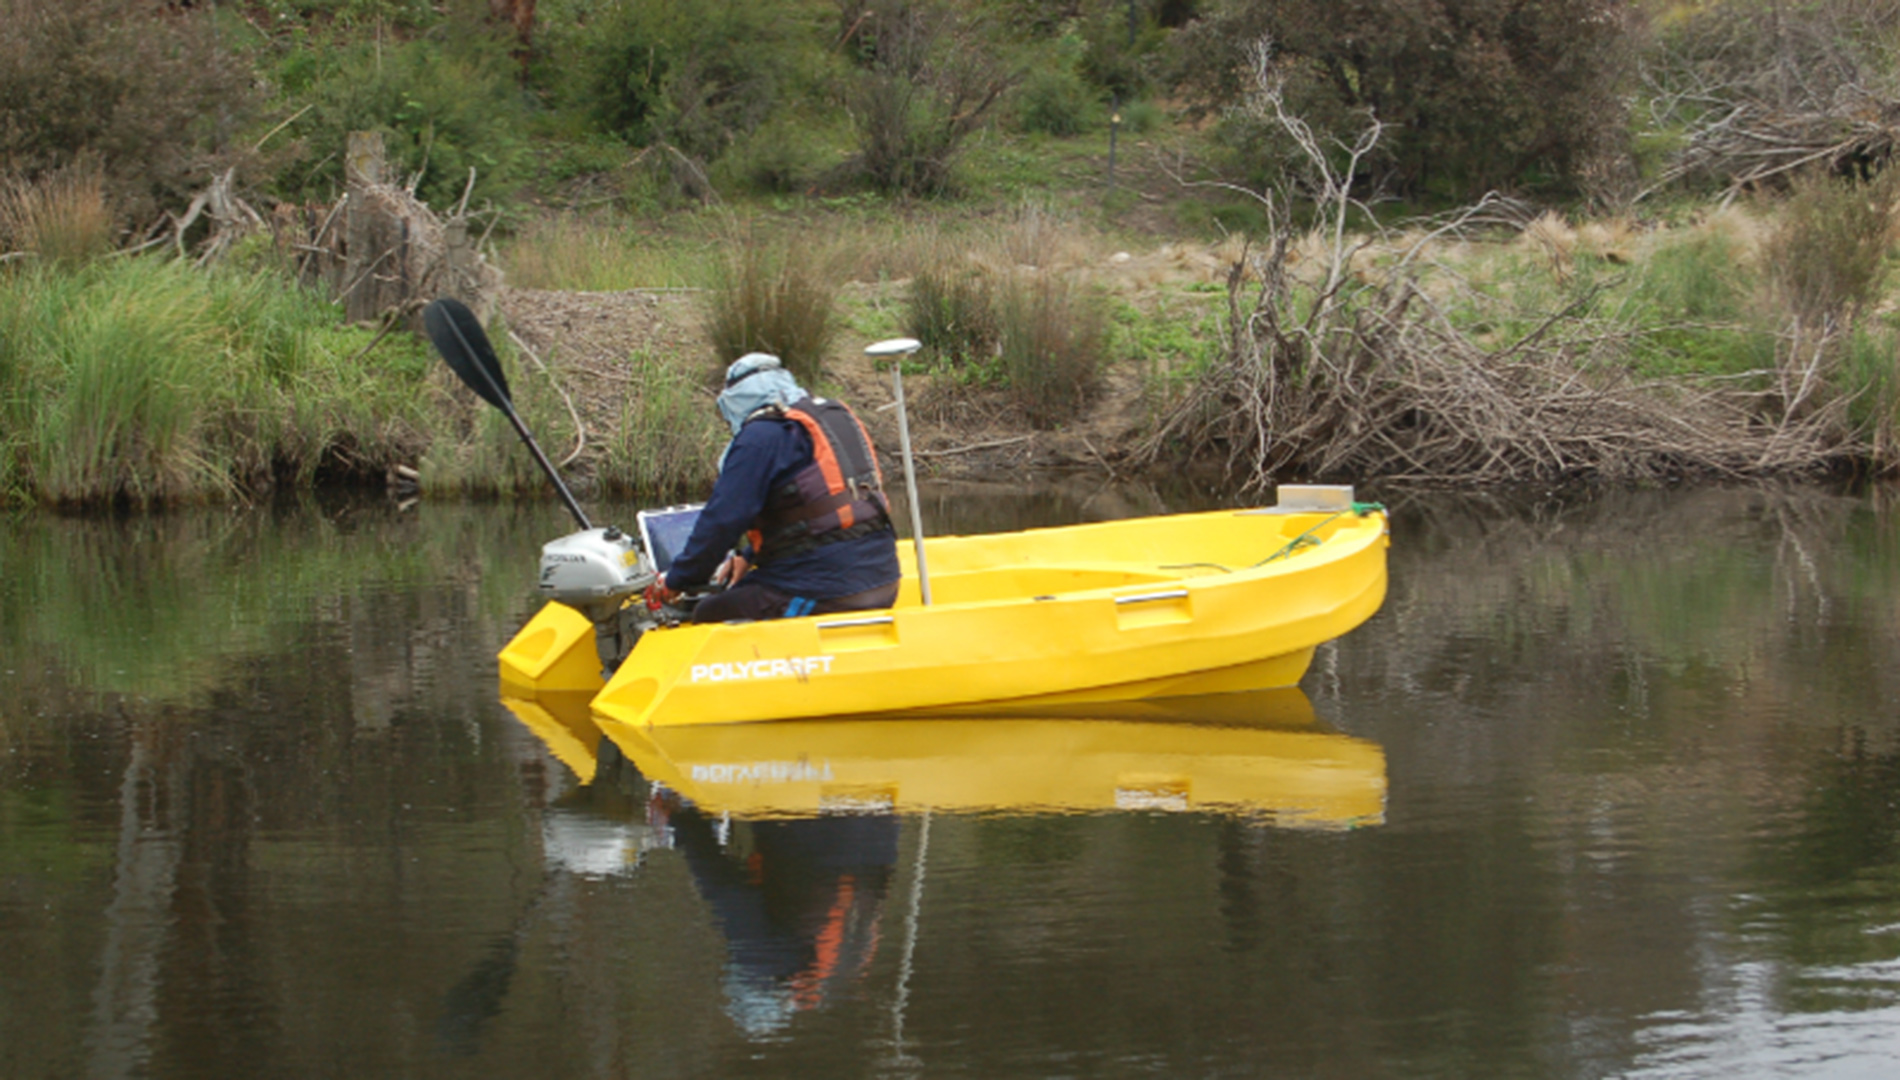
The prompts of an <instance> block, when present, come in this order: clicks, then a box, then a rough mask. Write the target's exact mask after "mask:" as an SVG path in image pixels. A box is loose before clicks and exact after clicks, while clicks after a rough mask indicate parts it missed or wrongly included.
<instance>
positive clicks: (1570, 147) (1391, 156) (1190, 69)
mask: <svg viewBox="0 0 1900 1080" xmlns="http://www.w3.org/2000/svg"><path fill="white" fill-rule="evenodd" d="M1632 22H1633V20H1632V19H1631V18H1630V17H1629V16H1628V15H1626V14H1625V12H1624V11H1623V10H1621V9H1620V8H1619V7H1618V6H1617V5H1611V4H1607V3H1605V0H1543V2H1539V3H1536V4H1490V3H1466V4H1448V3H1438V4H1418V3H1414V2H1412V0H1367V2H1363V3H1354V4H1340V3H1337V2H1335V0H1276V2H1272V3H1269V2H1267V0H1233V2H1229V3H1224V4H1221V5H1218V6H1214V7H1213V8H1212V10H1211V11H1210V12H1209V14H1208V15H1207V17H1205V18H1203V19H1201V20H1199V21H1197V22H1195V23H1193V24H1191V25H1189V26H1187V27H1185V28H1184V29H1183V30H1181V31H1180V32H1179V33H1177V34H1175V35H1174V37H1173V38H1172V40H1171V42H1170V47H1171V51H1172V52H1173V54H1174V57H1175V64H1176V70H1177V72H1178V73H1179V75H1178V81H1179V82H1180V83H1181V85H1183V86H1184V88H1185V89H1187V91H1188V92H1189V93H1190V95H1191V96H1192V97H1193V98H1194V100H1195V101H1196V102H1197V103H1198V104H1199V106H1200V107H1201V108H1202V109H1204V110H1206V111H1209V112H1222V113H1225V114H1226V115H1227V116H1228V119H1229V120H1230V121H1238V120H1240V119H1242V118H1243V116H1244V113H1242V112H1235V111H1233V110H1234V107H1235V106H1240V105H1244V104H1245V103H1246V101H1247V100H1248V98H1249V95H1251V94H1252V93H1253V92H1254V91H1255V90H1256V88H1257V81H1256V73H1255V70H1254V67H1253V64H1252V58H1251V57H1250V56H1249V55H1248V52H1249V50H1250V49H1252V48H1253V47H1254V46H1255V45H1256V44H1257V43H1259V42H1261V41H1262V40H1270V41H1271V42H1272V45H1273V49H1274V57H1273V59H1274V69H1275V74H1276V75H1277V76H1281V77H1284V78H1285V80H1286V84H1285V97H1286V102H1287V104H1288V107H1289V108H1290V109H1291V110H1292V111H1293V112H1294V113H1296V114H1297V115H1300V116H1302V117H1304V118H1305V119H1306V120H1307V121H1308V122H1309V123H1311V124H1312V125H1313V127H1314V129H1315V131H1316V132H1317V134H1318V135H1319V136H1320V138H1321V140H1322V142H1324V141H1325V140H1326V139H1327V137H1328V136H1331V137H1333V138H1338V139H1344V140H1345V141H1346V142H1348V143H1350V142H1351V139H1352V137H1353V136H1355V135H1356V134H1357V133H1358V132H1359V131H1360V130H1362V129H1363V128H1364V126H1365V118H1366V114H1367V113H1368V112H1370V113H1372V114H1373V115H1376V116H1377V117H1378V119H1379V120H1380V121H1381V122H1382V123H1383V124H1385V125H1386V127H1385V135H1384V138H1382V139H1381V141H1380V143H1379V146H1378V148H1377V150H1376V152H1375V154H1374V156H1373V158H1372V159H1370V160H1368V161H1367V162H1366V163H1365V165H1366V169H1367V171H1368V172H1369V173H1370V174H1371V175H1370V176H1368V177H1367V179H1369V180H1370V181H1371V184H1370V186H1371V187H1373V188H1382V189H1384V190H1386V191H1389V192H1393V193H1402V194H1406V195H1411V196H1425V195H1436V196H1441V197H1450V198H1453V199H1458V200H1465V199H1472V198H1476V197H1477V196H1479V195H1481V194H1483V193H1484V192H1486V191H1489V190H1494V189H1505V188H1511V187H1519V188H1521V187H1526V186H1536V185H1537V184H1539V183H1540V182H1541V183H1543V184H1544V185H1546V186H1551V185H1556V186H1563V185H1568V186H1570V187H1576V186H1579V185H1580V184H1581V183H1582V182H1583V180H1584V179H1585V176H1586V174H1587V172H1588V171H1589V170H1590V169H1591V168H1592V167H1594V166H1597V165H1600V163H1601V162H1602V161H1603V160H1604V159H1606V158H1614V157H1615V156H1616V155H1619V154H1624V153H1626V152H1627V145H1626V144H1627V137H1628V136H1627V116H1628V105H1627V99H1626V97H1625V96H1624V91H1623V83H1624V81H1625V78H1626V75H1627V73H1628V71H1629V69H1630V67H1631V66H1632V64H1633V61H1634V38H1633V37H1632V35H1631V34H1630V33H1629V28H1630V26H1631V25H1632ZM1277 127H1278V126H1277V125H1276V124H1274V123H1272V122H1271V121H1270V120H1268V121H1261V122H1256V123H1252V124H1245V125H1240V126H1239V127H1237V128H1236V129H1235V130H1233V131H1232V132H1230V136H1231V137H1232V138H1233V139H1235V140H1236V141H1237V142H1238V143H1239V144H1240V145H1241V146H1243V147H1247V148H1249V149H1247V150H1246V153H1247V154H1248V155H1249V156H1250V157H1252V159H1253V160H1254V161H1255V162H1256V164H1257V165H1259V166H1265V165H1267V164H1269V163H1270V162H1272V161H1273V160H1275V159H1276V158H1278V157H1280V156H1283V154H1282V153H1281V146H1282V143H1283V140H1281V139H1279V138H1278V137H1277V135H1276V132H1277ZM1247 179H1248V180H1252V179H1253V177H1251V176H1250V177H1248V178H1247Z"/></svg>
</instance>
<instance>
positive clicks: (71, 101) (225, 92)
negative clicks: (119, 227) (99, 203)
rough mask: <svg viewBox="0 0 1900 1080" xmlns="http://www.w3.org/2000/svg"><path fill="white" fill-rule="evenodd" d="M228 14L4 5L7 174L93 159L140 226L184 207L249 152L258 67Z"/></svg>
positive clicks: (115, 3)
mask: <svg viewBox="0 0 1900 1080" xmlns="http://www.w3.org/2000/svg"><path fill="white" fill-rule="evenodd" d="M215 17H216V12H215V11H213V10H210V9H205V8H193V7H189V6H184V7H176V8H175V7H171V6H168V5H164V4H152V3H148V2H146V0H68V2H61V3H47V2H44V0H0V102H5V103H6V104H5V105H4V107H3V110H4V111H3V112H0V171H4V172H8V173H11V174H13V175H14V176H16V177H19V178H23V179H27V180H35V179H38V178H39V177H41V176H44V175H47V174H50V173H56V172H58V171H59V170H62V169H67V168H70V167H72V166H73V165H74V164H75V163H78V162H82V161H92V162H96V163H97V164H98V165H99V167H100V168H101V170H102V175H103V177H104V181H105V186H106V191H107V194H108V197H109V201H110V203H111V205H112V206H114V207H115V208H116V209H118V210H119V211H120V212H121V213H123V214H125V215H127V217H128V218H129V219H130V220H131V221H134V222H138V223H139V224H141V225H143V224H145V223H147V222H149V221H150V219H151V218H152V217H153V216H154V214H155V212H156V210H157V208H158V207H160V206H170V205H174V204H176V205H178V206H181V207H182V205H183V204H184V202H185V201H186V199H187V198H188V197H189V195H188V193H190V192H193V191H196V190H197V189H199V188H201V187H203V185H204V184H205V182H206V181H207V180H208V179H209V178H210V177H211V176H212V174H213V173H214V172H215V171H217V170H219V169H221V168H223V167H224V166H226V165H228V164H230V163H231V162H233V161H235V160H236V159H237V158H238V157H240V156H241V155H242V152H243V150H244V144H243V143H241V142H240V141H238V132H239V131H240V130H241V129H242V125H243V124H244V123H245V121H246V120H247V118H248V117H249V115H250V112H251V108H252V105H253V102H254V99H255V94H254V92H253V90H252V86H253V79H252V75H251V69H250V64H249V63H248V61H247V60H246V58H245V57H243V56H242V55H239V54H238V53H236V52H234V51H233V50H232V49H231V48H230V46H229V44H228V35H227V36H220V34H219V32H218V28H217V26H216V22H215Z"/></svg>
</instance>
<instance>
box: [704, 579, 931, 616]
mask: <svg viewBox="0 0 1900 1080" xmlns="http://www.w3.org/2000/svg"><path fill="white" fill-rule="evenodd" d="M896 600H897V582H895V581H893V582H891V583H890V584H889V585H882V586H879V587H878V588H875V589H866V590H864V591H863V592H860V593H852V594H851V595H850V596H834V597H832V598H831V599H829V600H807V599H804V598H803V597H798V596H793V595H792V594H791V593H788V592H784V591H782V590H779V589H775V588H773V587H772V586H770V585H755V584H753V583H752V582H750V581H741V582H740V583H739V584H737V585H734V586H733V587H732V588H730V589H727V590H726V591H724V592H716V593H713V594H712V595H711V596H708V597H706V598H705V599H704V600H701V601H700V602H699V606H698V607H695V608H694V609H693V621H694V622H702V623H710V622H745V621H757V620H762V619H782V618H785V617H787V616H788V615H829V614H832V613H833V612H838V611H875V610H877V609H879V608H887V607H890V606H891V604H892V603H894V602H895V601H896ZM794 604H795V605H797V606H796V607H795V608H794V607H793V605H794Z"/></svg>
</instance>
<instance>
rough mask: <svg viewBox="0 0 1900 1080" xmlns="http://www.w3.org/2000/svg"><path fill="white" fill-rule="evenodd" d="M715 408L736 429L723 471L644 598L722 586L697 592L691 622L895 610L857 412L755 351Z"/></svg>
mask: <svg viewBox="0 0 1900 1080" xmlns="http://www.w3.org/2000/svg"><path fill="white" fill-rule="evenodd" d="M719 414H720V416H722V417H724V418H725V421H726V423H727V424H729V425H731V427H732V441H731V442H730V443H728V444H727V446H726V450H725V453H724V455H722V456H721V457H720V460H719V478H718V479H717V480H716V481H715V482H714V483H713V489H712V494H711V495H710V496H708V497H707V499H706V506H705V508H704V509H703V510H701V511H700V514H699V520H698V521H697V522H696V523H695V524H694V526H693V531H692V534H691V535H690V536H689V537H688V538H687V540H686V544H685V546H684V547H682V548H681V549H680V553H679V554H678V555H677V556H676V557H675V558H674V560H673V565H672V566H671V567H670V568H669V569H668V570H667V572H666V575H665V576H664V577H662V578H661V579H660V580H659V581H658V582H655V583H654V585H653V586H652V588H650V589H649V590H648V595H647V598H648V600H650V601H655V600H657V601H659V602H663V603H664V602H670V601H671V600H673V599H674V598H676V597H677V596H678V595H679V594H680V593H681V592H683V591H684V590H687V589H691V588H695V587H698V586H700V585H704V584H706V583H707V582H711V583H713V584H715V585H725V586H726V588H725V590H724V591H722V592H717V593H714V594H712V595H710V596H707V597H705V598H704V599H702V600H700V601H699V605H698V606H697V607H696V608H695V609H694V611H693V620H694V621H695V622H728V621H732V620H736V619H776V618H781V617H786V616H797V615H812V614H824V613H826V612H835V611H863V610H867V609H875V608H887V607H890V606H891V604H892V603H893V602H894V601H895V600H896V599H897V579H898V576H899V571H898V567H897V534H896V531H895V530H894V529H893V528H892V525H891V516H890V504H889V502H888V501H887V500H886V498H885V496H884V480H883V474H882V472H881V471H880V470H879V469H878V464H877V452H876V451H875V450H874V449H873V448H872V446H871V440H870V438H869V436H867V435H866V434H865V432H864V426H863V425H862V424H861V423H859V422H858V418H857V416H856V415H855V414H853V413H852V412H851V410H850V409H849V408H847V407H846V406H845V405H844V403H843V402H839V401H832V400H828V399H825V398H814V397H812V396H811V395H810V394H808V393H806V392H805V390H804V388H803V387H801V386H799V385H798V381H797V380H796V379H794V378H793V377H792V373H791V372H789V371H787V370H785V368H784V365H782V364H781V363H780V362H779V359H778V357H776V356H771V355H768V354H766V353H756V352H755V353H747V354H746V355H745V356H742V357H740V358H739V359H738V360H736V361H734V362H733V364H732V366H731V367H729V368H727V369H726V386H725V389H724V390H723V391H721V393H720V395H719Z"/></svg>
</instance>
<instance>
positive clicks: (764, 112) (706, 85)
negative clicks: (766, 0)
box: [537, 0, 816, 162]
mask: <svg viewBox="0 0 1900 1080" xmlns="http://www.w3.org/2000/svg"><path fill="white" fill-rule="evenodd" d="M565 6H566V7H572V8H575V9H577V11H578V10H579V9H580V8H581V5H579V4H577V3H569V4H568V5H565ZM561 10H562V9H561V8H559V7H557V8H556V9H555V11H554V12H550V13H548V14H549V15H550V16H552V17H550V18H546V19H544V25H546V26H547V27H548V29H547V31H546V32H545V33H544V34H543V36H542V44H543V49H544V56H545V57H546V59H545V60H544V62H543V64H542V65H541V68H540V69H539V70H538V72H537V80H538V81H539V82H541V83H542V84H544V85H546V86H547V87H548V88H549V89H550V90H551V91H552V92H553V94H554V96H555V98H556V99H557V100H558V101H559V102H560V103H561V104H562V105H563V106H564V107H567V108H571V109H576V110H579V111H581V112H584V113H586V114H587V115H589V116H591V117H592V118H593V119H594V121H595V123H597V124H598V125H600V127H602V128H603V129H605V130H607V131H611V132H613V133H615V134H616V135H619V136H620V137H622V138H624V139H626V140H627V141H629V142H631V143H633V144H634V145H636V146H645V145H649V144H652V143H655V142H664V143H667V144H669V145H671V146H673V147H676V148H677V149H679V150H680V151H682V152H684V153H685V154H687V155H689V156H691V157H694V158H697V159H698V160H700V161H702V162H711V161H714V160H716V159H718V158H719V157H720V156H721V155H723V154H724V153H725V152H726V150H727V149H728V148H730V147H731V146H732V145H733V144H734V143H735V142H738V141H740V140H741V139H743V138H744V137H745V136H746V135H748V134H750V133H751V132H752V131H754V130H755V129H757V128H758V126H759V125H760V124H761V123H763V122H764V121H765V119H766V118H767V117H768V116H769V115H770V114H771V112H772V110H773V108H774V107H775V106H776V105H777V104H778V103H779V101H780V99H781V97H782V96H783V95H784V94H785V91H786V87H787V84H788V83H792V82H795V81H796V80H798V79H799V78H800V74H801V71H802V66H803V65H805V64H807V63H808V62H811V61H809V60H808V58H807V57H805V56H804V55H802V51H801V50H802V49H804V48H806V47H807V42H806V41H805V40H804V39H801V38H799V37H798V36H797V35H795V34H794V33H793V32H792V27H791V25H790V24H789V15H788V14H787V11H786V8H785V6H784V5H778V4H761V3H754V2H749V0H706V2H703V3H694V4H682V3H676V2H673V0H622V2H620V3H617V4H613V5H611V6H608V7H605V8H604V10H594V11H593V12H591V14H592V17H588V18H572V19H562V18H561V17H560V15H559V12H560V11H561ZM809 47H810V48H812V51H816V50H815V43H813V44H811V45H810V46H809Z"/></svg>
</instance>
